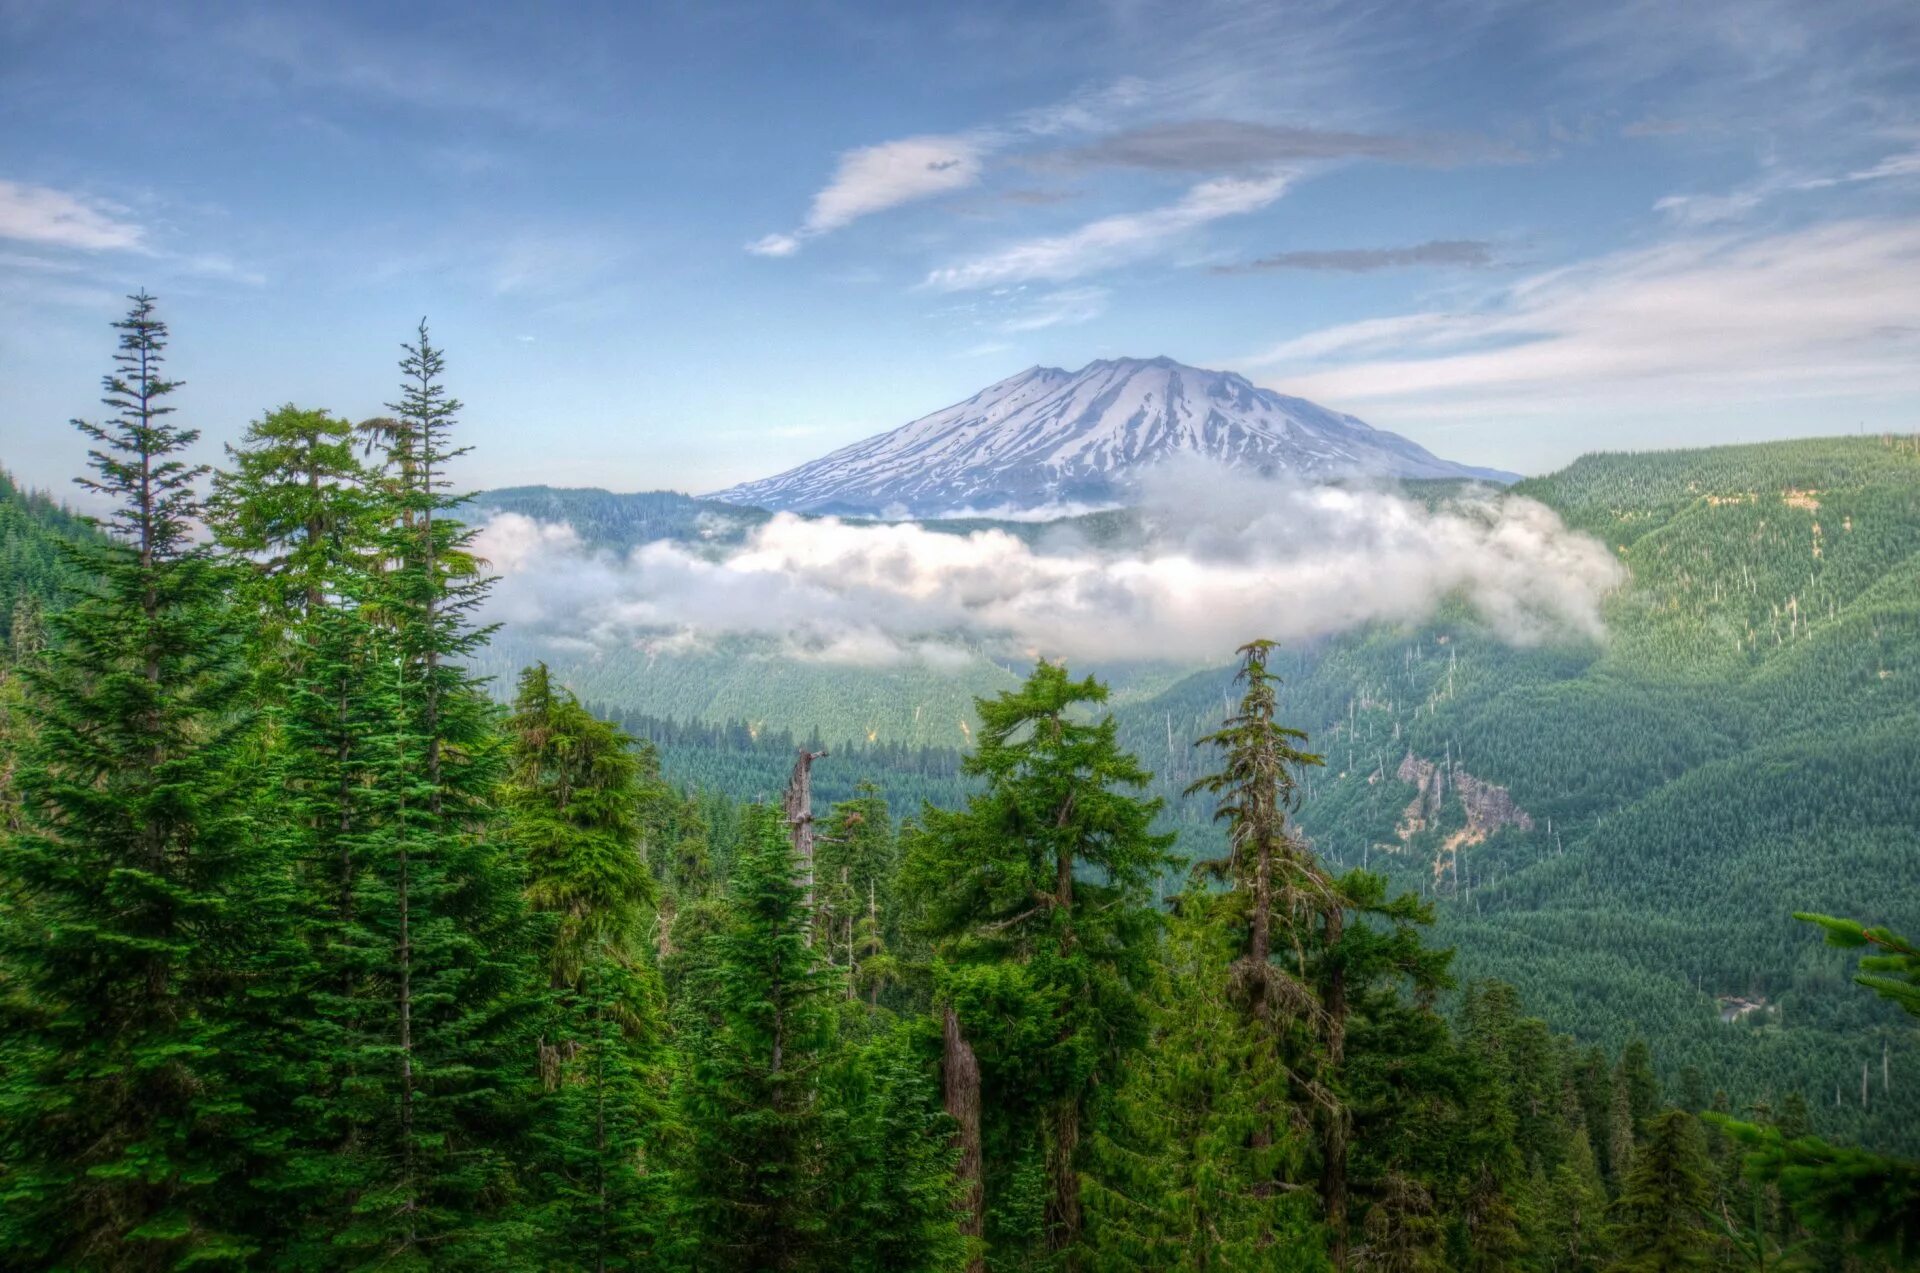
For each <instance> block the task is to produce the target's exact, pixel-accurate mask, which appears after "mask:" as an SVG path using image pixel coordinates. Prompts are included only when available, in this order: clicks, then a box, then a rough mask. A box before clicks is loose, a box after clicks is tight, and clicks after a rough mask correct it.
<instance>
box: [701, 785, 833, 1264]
mask: <svg viewBox="0 0 1920 1273" xmlns="http://www.w3.org/2000/svg"><path fill="white" fill-rule="evenodd" d="M754 814H755V816H754V818H753V820H752V822H751V823H750V825H749V828H748V834H747V840H746V843H745V844H743V845H742V846H741V850H740V855H739V857H738V859H737V860H736V861H735V863H734V870H733V878H732V881H731V886H730V890H729V892H730V897H731V900H732V913H731V916H730V922H729V924H728V927H727V928H726V930H725V931H724V932H722V933H721V934H719V935H718V936H717V937H716V938H715V939H713V944H714V947H715V950H714V956H715V957H714V960H713V963H712V967H711V976H710V980H708V981H707V983H706V984H705V985H704V986H702V987H701V990H703V991H706V992H708V993H710V994H711V995H712V1002H713V1016H714V1021H713V1025H712V1028H711V1029H710V1030H708V1031H707V1032H706V1033H705V1034H704V1036H703V1037H698V1038H693V1039H689V1040H688V1041H687V1046H688V1048H689V1049H690V1051H691V1055H690V1057H689V1062H690V1064H689V1068H688V1071H687V1072H686V1073H685V1074H684V1075H683V1076H682V1084H681V1092H680V1107H681V1117H682V1119H683V1120H684V1122H685V1124H686V1128H687V1133H686V1134H687V1147H686V1158H685V1164H686V1165H685V1170H684V1179H685V1187H684V1188H683V1189H682V1191H681V1208H682V1210H681V1215H680V1225H679V1228H680V1230H681V1232H682V1235H683V1236H684V1237H685V1238H686V1239H687V1240H688V1241H689V1242H690V1244H691V1246H692V1250H691V1251H690V1252H689V1262H690V1263H691V1264H692V1265H693V1266H694V1267H696V1268H700V1269H712V1270H720V1271H725V1270H739V1271H740V1273H748V1271H749V1270H766V1271H767V1273H786V1271H789V1270H803V1269H813V1268H816V1267H821V1263H820V1261H821V1256H822V1252H823V1249H824V1246H825V1243H826V1241H827V1235H826V1233H825V1220H826V1214H827V1208H826V1207H825V1205H824V1203H825V1200H826V1181H825V1179H824V1164H823V1162H822V1158H821V1153H822V1139H821V1138H822V1130H821V1105H820V1097H819V1082H820V1069H821V1065H822V1063H823V1061H824V1059H825V1056H826V1051H827V1048H828V1045H829V1043H830V1041H831V1029H832V1022H831V1019H830V1017H829V1016H828V1014H827V1011H826V1006H825V997H826V995H827V994H828V993H830V990H831V988H832V984H831V977H830V975H829V974H828V973H826V972H825V971H824V970H823V969H822V968H821V967H820V965H819V964H818V963H817V961H816V960H815V958H814V956H813V952H812V951H810V950H809V949H808V946H807V941H806V938H807V925H808V914H807V910H806V906H805V889H804V886H803V885H802V883H801V882H800V879H799V876H798V867H797V863H796V862H795V859H794V852H793V846H792V843H791V842H790V841H789V839H788V837H787V831H786V827H785V826H784V825H783V824H782V823H781V821H780V820H779V819H778V818H777V817H776V816H774V814H773V812H772V810H770V809H768V808H765V807H760V808H757V809H756V810H755V811H754Z"/></svg>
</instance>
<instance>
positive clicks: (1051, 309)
mask: <svg viewBox="0 0 1920 1273" xmlns="http://www.w3.org/2000/svg"><path fill="white" fill-rule="evenodd" d="M1111 295H1112V293H1110V292H1108V291H1107V289H1106V288H1104V287H1066V288H1061V289H1060V290H1059V291H1057V292H1047V293H1045V294H1043V295H1041V296H1037V297H1035V298H1034V299H1033V302H1032V303H1031V304H1030V305H1028V306H1027V307H1026V308H1025V309H1024V310H1023V311H1021V312H1020V313H1018V314H1015V315H1014V316H1013V317H1012V318H1009V319H1007V320H1006V321H1005V322H1003V323H1001V324H1000V329H1001V330H1002V331H1006V332H1037V331H1044V330H1045V329H1046V328H1049V327H1072V326H1074V325H1076V324H1078V323H1088V322H1092V321H1093V320H1094V319H1096V318H1098V317H1100V315H1102V314H1104V313H1106V312H1107V298H1108V297H1109V296H1111Z"/></svg>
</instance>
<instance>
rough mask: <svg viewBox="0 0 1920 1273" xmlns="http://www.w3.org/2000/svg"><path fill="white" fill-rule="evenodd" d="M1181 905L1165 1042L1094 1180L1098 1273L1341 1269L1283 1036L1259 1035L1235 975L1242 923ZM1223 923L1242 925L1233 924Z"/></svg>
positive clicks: (1106, 1143)
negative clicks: (1332, 1251)
mask: <svg viewBox="0 0 1920 1273" xmlns="http://www.w3.org/2000/svg"><path fill="white" fill-rule="evenodd" d="M1233 901H1234V899H1233V898H1232V896H1231V895H1229V894H1212V893H1206V892H1198V891H1196V892H1192V893H1188V894H1186V895H1185V896H1183V897H1182V898H1180V899H1179V904H1178V913H1177V915H1176V916H1175V918H1174V920H1173V921H1172V924H1171V927H1170V930H1169V935H1168V941H1167V943H1166V945H1165V948H1164V955H1163V958H1162V960H1161V961H1160V975H1159V977H1158V979H1157V981H1156V985H1155V988H1154V989H1155V993H1154V1008H1153V1031H1152V1037H1151V1039H1150V1041H1149V1042H1148V1044H1147V1046H1146V1047H1145V1048H1143V1049H1142V1050H1141V1051H1140V1052H1138V1053H1136V1054H1134V1055H1133V1056H1131V1057H1129V1058H1128V1060H1127V1061H1126V1063H1125V1066H1124V1069H1123V1070H1122V1074H1121V1081H1120V1083H1119V1086H1118V1090H1117V1091H1116V1093H1115V1094H1114V1097H1113V1100H1112V1102H1111V1108H1110V1110H1109V1113H1108V1117H1107V1118H1106V1119H1105V1120H1104V1122H1103V1125H1102V1126H1101V1127H1100V1128H1099V1129H1098V1131H1097V1133H1096V1135H1095V1137H1094V1142H1093V1153H1092V1163H1091V1170H1090V1171H1089V1172H1088V1173H1087V1184H1086V1189H1087V1199H1088V1202H1087V1211H1088V1218H1089V1223H1088V1234H1089V1245H1090V1248H1091V1251H1090V1259H1089V1263H1090V1265H1091V1267H1093V1268H1095V1269H1100V1270H1115V1271H1118V1270H1126V1269H1143V1268H1150V1269H1165V1270H1180V1271H1182V1273H1189V1271H1190V1273H1230V1271H1231V1270H1237V1269H1253V1268H1258V1269H1270V1270H1276V1271H1282V1270H1319V1269H1326V1268H1329V1267H1331V1266H1330V1265H1329V1263H1328V1260H1327V1255H1326V1235H1325V1231H1324V1229H1323V1227H1322V1226H1321V1225H1320V1223H1319V1217H1318V1215H1317V1211H1318V1208H1317V1207H1316V1206H1315V1205H1314V1203H1315V1199H1314V1195H1313V1193H1312V1192H1311V1190H1310V1189H1308V1188H1305V1187H1303V1186H1301V1185H1299V1184H1297V1183H1294V1182H1298V1181H1302V1180H1312V1179H1313V1178H1314V1173H1313V1158H1314V1152H1315V1148H1316V1146H1315V1144H1314V1140H1313V1138H1312V1136H1310V1135H1307V1134H1304V1129H1303V1128H1302V1127H1301V1126H1300V1121H1301V1120H1298V1119H1297V1118H1296V1113H1297V1111H1296V1110H1295V1109H1294V1108H1293V1106H1292V1105H1291V1103H1290V1101H1291V1096H1292V1093H1291V1090H1290V1083H1289V1078H1288V1066H1287V1064H1286V1061H1285V1059H1284V1058H1283V1056H1282V1055H1281V1051H1282V1036H1281V1034H1280V1032H1279V1031H1277V1030H1275V1029H1272V1028H1270V1027H1269V1026H1268V1025H1267V1024H1266V1023H1264V1022H1261V1023H1255V1025H1254V1026H1253V1028H1250V1027H1249V1018H1248V1014H1247V1002H1246V1000H1245V999H1244V997H1237V996H1235V995H1234V994H1233V993H1232V989H1231V988H1232V987H1233V985H1234V981H1233V979H1232V978H1231V977H1230V976H1229V969H1230V968H1231V967H1232V966H1233V964H1234V963H1235V962H1236V961H1237V960H1240V959H1243V958H1244V957H1245V956H1244V954H1243V953H1242V935H1243V930H1244V911H1243V910H1242V909H1241V908H1238V907H1234V906H1233V905H1232V903H1233ZM1221 912H1228V913H1229V914H1232V915H1235V916H1236V918H1234V919H1225V918H1223V916H1222V914H1221Z"/></svg>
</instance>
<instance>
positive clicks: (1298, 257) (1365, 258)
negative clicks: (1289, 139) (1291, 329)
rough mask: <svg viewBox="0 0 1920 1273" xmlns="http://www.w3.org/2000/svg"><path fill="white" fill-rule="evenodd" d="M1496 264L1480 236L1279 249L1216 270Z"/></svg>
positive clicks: (1356, 270)
mask: <svg viewBox="0 0 1920 1273" xmlns="http://www.w3.org/2000/svg"><path fill="white" fill-rule="evenodd" d="M1492 264H1493V245H1492V244H1491V243H1486V242H1482V241H1481V240H1479V239H1433V240H1430V241H1429V242H1426V243H1416V244H1414V245H1412V246H1410V247H1397V248H1322V249H1318V250H1306V251H1298V252H1276V253H1275V254H1273V255H1272V256H1263V257H1261V258H1260V259H1259V260H1257V261H1248V262H1246V263H1245V264H1241V265H1216V266H1214V267H1213V272H1214V273H1215V274H1258V273H1264V272H1266V271H1269V270H1326V271H1331V272H1333V273H1338V274H1370V273H1372V272H1374V271H1376V270H1395V269H1405V268H1407V267H1409V266H1415V265H1450V266H1461V267H1466V268H1470V269H1477V268H1482V267H1485V266H1488V265H1492Z"/></svg>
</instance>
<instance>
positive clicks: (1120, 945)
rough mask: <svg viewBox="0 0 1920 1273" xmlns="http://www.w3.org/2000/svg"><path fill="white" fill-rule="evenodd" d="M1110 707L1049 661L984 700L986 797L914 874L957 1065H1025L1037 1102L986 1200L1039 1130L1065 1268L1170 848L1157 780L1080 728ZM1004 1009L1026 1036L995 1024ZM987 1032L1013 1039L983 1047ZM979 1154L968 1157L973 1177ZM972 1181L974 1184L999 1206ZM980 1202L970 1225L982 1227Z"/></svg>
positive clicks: (973, 770) (1130, 1045) (1109, 741)
mask: <svg viewBox="0 0 1920 1273" xmlns="http://www.w3.org/2000/svg"><path fill="white" fill-rule="evenodd" d="M1106 697H1107V691H1106V687H1105V686H1103V685H1101V684H1100V683H1099V682H1098V681H1095V680H1093V679H1092V678H1088V679H1086V680H1084V681H1074V680H1072V679H1071V678H1070V677H1069V676H1068V674H1067V671H1066V669H1065V668H1064V667H1062V666H1060V665H1057V664H1052V663H1047V662H1044V661H1042V662H1041V663H1040V664H1038V665H1037V666H1036V667H1035V668H1034V670H1033V673H1032V675H1031V676H1029V677H1028V678H1027V681H1026V683H1025V684H1024V685H1023V686H1021V688H1020V689H1019V690H1017V691H1009V692H1004V693H1002V694H1000V695H999V696H998V697H997V698H994V699H979V700H976V708H977V710H978V712H979V715H980V720H981V724H982V728H981V732H980V738H979V744H978V749H977V750H976V751H975V752H974V754H973V755H971V756H970V757H968V758H967V761H966V765H965V767H966V771H967V772H968V773H970V774H973V775H976V776H978V777H980V778H981V779H983V780H984V781H985V783H986V791H985V792H983V793H982V794H980V795H977V796H975V797H973V798H972V799H971V800H969V801H968V804H967V807H966V808H965V809H963V810H959V811H952V812H949V811H945V810H939V809H934V808H929V809H927V811H926V813H925V815H924V826H923V828H922V829H921V832H920V834H919V835H917V836H916V837H915V848H914V853H915V861H914V862H913V863H912V867H911V874H912V876H913V879H914V881H915V885H914V888H915V892H916V894H917V897H918V899H919V904H920V906H921V907H922V911H923V914H924V917H925V924H926V928H927V931H928V934H929V936H930V937H931V938H932V939H933V940H934V941H935V942H936V943H937V945H938V949H939V953H940V955H941V957H942V960H943V963H944V967H945V971H944V972H943V973H942V982H943V988H942V994H943V997H944V998H945V999H946V1000H947V1002H948V1003H949V1004H950V1005H951V1006H953V1007H954V1009H955V1010H954V1012H953V1013H952V1014H951V1017H950V1018H949V1023H948V1024H949V1028H948V1030H947V1034H948V1038H949V1045H948V1053H949V1055H948V1058H947V1065H948V1069H949V1071H950V1072H952V1071H954V1070H955V1069H956V1068H958V1069H965V1068H966V1066H967V1064H968V1062H967V1061H966V1060H965V1057H966V1056H968V1055H973V1056H974V1057H975V1059H976V1060H977V1061H978V1063H980V1064H981V1065H982V1066H983V1067H985V1066H987V1065H989V1064H991V1065H994V1066H1005V1067H1017V1069H1018V1070H1019V1072H1020V1073H1021V1074H1022V1077H1023V1079H1024V1082H1023V1083H1022V1084H1021V1086H1023V1087H1024V1088H1025V1089H1026V1091H1025V1093H1024V1094H1023V1105H1024V1103H1025V1102H1028V1101H1030V1102H1032V1104H1031V1105H1027V1106H1025V1107H1024V1108H1023V1107H1022V1106H1009V1107H1008V1108H1006V1109H1005V1110H1004V1111H996V1113H1001V1114H1002V1116H1003V1117H1007V1116H1010V1117H1012V1118H1014V1119H1020V1120H1023V1121H1024V1120H1028V1119H1034V1118H1036V1116H1037V1124H1036V1123H1034V1122H1027V1124H1026V1126H1025V1127H1024V1128H1021V1129H1019V1130H1017V1131H1016V1130H1014V1129H1008V1131H1009V1132H1010V1133H1011V1134H1010V1135H1008V1136H1007V1137H1006V1139H1007V1144H1006V1145H1005V1147H1004V1148H1003V1149H1002V1150H1001V1151H1000V1153H999V1155H998V1156H999V1157H1000V1162H998V1163H997V1164H989V1170H988V1171H987V1173H986V1175H987V1179H986V1181H985V1183H986V1184H987V1185H988V1186H989V1192H990V1191H991V1186H992V1185H993V1183H994V1182H993V1180H992V1176H993V1171H992V1169H991V1168H993V1167H998V1168H999V1169H1000V1171H1001V1172H1003V1173H1005V1174H1007V1175H1008V1176H1009V1177H1010V1176H1011V1173H1012V1167H1013V1163H1014V1161H1016V1160H1017V1159H1018V1157H1019V1155H1020V1152H1021V1151H1020V1149H1019V1148H1018V1146H1020V1145H1021V1144H1023V1143H1027V1142H1025V1141H1024V1137H1025V1135H1027V1134H1029V1133H1032V1132H1034V1131H1036V1130H1037V1133H1038V1135H1037V1139H1038V1148H1039V1149H1040V1151H1041V1158H1042V1161H1043V1162H1044V1167H1045V1179H1046V1191H1045V1230H1044V1236H1045V1242H1046V1246H1047V1248H1048V1249H1049V1250H1051V1251H1053V1252H1056V1253H1060V1255H1061V1258H1062V1259H1064V1260H1065V1261H1066V1262H1067V1263H1068V1264H1069V1265H1071V1264H1072V1263H1073V1262H1074V1261H1075V1260H1076V1259H1077V1253H1078V1248H1079V1245H1080V1227H1081V1222H1080V1173H1081V1169H1082V1161H1081V1143H1080V1142H1081V1133H1082V1129H1083V1127H1084V1125H1085V1122H1086V1119H1087V1116H1088V1113H1089V1110H1090V1109H1091V1107H1092V1106H1093V1103H1094V1097H1095V1094H1096V1092H1097V1091H1099V1090H1100V1088H1101V1086H1102V1085H1103V1084H1104V1083H1110V1082H1111V1081H1112V1080H1113V1078H1114V1076H1115V1075H1116V1073H1117V1070H1118V1065H1119V1063H1120V1061H1121V1059H1122V1058H1123V1057H1124V1056H1125V1055H1126V1054H1127V1053H1128V1052H1129V1051H1131V1050H1132V1049H1134V1048H1137V1047H1139V1046H1140V1044H1141V1043H1142V1042H1143V1041H1144V1038H1145V1027H1146V1010H1145V992H1146V990H1147V988H1148V982H1149V978H1150V975H1151V973H1150V959H1151V956H1152V952H1153V939H1154V935H1155V930H1156V927H1157V917H1156V916H1155V914H1154V912H1153V910H1152V909H1151V906H1150V893H1149V890H1150V888H1151V886H1152V882H1153V880H1154V879H1155V878H1156V876H1157V875H1158V874H1159V872H1160V871H1161V870H1163V869H1164V867H1165V866H1166V865H1167V864H1168V862H1169V858H1168V854H1167V849H1168V846H1169V845H1170V844H1171V842H1172V837H1170V836H1165V835H1159V834H1156V833H1155V832H1154V831H1153V829H1152V827H1153V820H1154V817H1155V815H1156V814H1157V813H1158V812H1159V809H1160V802H1159V801H1158V800H1152V799H1145V798H1142V797H1140V796H1137V795H1134V794H1132V792H1133V791H1134V790H1136V789H1138V788H1140V787H1142V786H1144V785H1146V783H1147V781H1148V778H1149V775H1148V774H1147V772H1146V771H1145V770H1143V769H1142V768H1141V767H1140V765H1139V762H1138V761H1137V760H1136V759H1134V757H1132V756H1130V755H1128V754H1127V753H1126V752H1124V751H1122V750H1121V749H1120V747H1119V744H1118V742H1117V741H1116V738H1115V725H1114V722H1113V718H1112V717H1111V716H1107V717H1103V718H1102V719H1101V720H1099V721H1097V722H1095V723H1093V724H1083V723H1081V722H1080V721H1079V720H1078V719H1077V715H1078V712H1079V710H1080V708H1081V707H1082V706H1083V705H1097V704H1099V703H1102V702H1104V701H1105V700H1106ZM995 1005H997V1006H995ZM1009 1011H1011V1012H1014V1013H1016V1014H1017V1016H1018V1017H1019V1019H1020V1020H1021V1022H1022V1025H1021V1026H1020V1027H1019V1028H1018V1029H1015V1030H1009V1029H1008V1027H1007V1025H1005V1024H1002V1025H1000V1026H998V1027H995V1024H994V1018H995V1015H998V1014H1003V1013H1006V1012H1009ZM1002 1019H1003V1021H1004V1017H1003V1018H1002ZM1042 1021H1044V1022H1046V1023H1047V1024H1046V1025H1044V1026H1042V1027H1040V1029H1039V1030H1038V1032H1037V1033H1032V1034H1029V1033H1027V1030H1028V1029H1029V1028H1030V1026H1031V1025H1033V1024H1037V1023H1038V1022H1042ZM990 1028H997V1029H998V1030H999V1031H1000V1032H1001V1034H1000V1037H998V1038H993V1039H988V1038H986V1037H985V1035H986V1033H987V1031H988V1030H989V1029H990ZM989 1081H992V1080H991V1079H990V1080H989ZM951 1095H953V1094H952V1092H951V1086H950V1096H951ZM976 1095H977V1093H976ZM961 1103H962V1104H965V1103H966V1101H965V1099H964V1098H963V1099H962V1101H961ZM950 1112H952V1107H951V1106H950ZM956 1117H958V1115H956ZM961 1121H962V1136H963V1139H964V1138H965V1137H967V1136H968V1135H969V1132H968V1129H967V1126H966V1120H965V1119H964V1118H963V1119H962V1120H961ZM968 1158H969V1155H968V1154H967V1152H966V1150H965V1148H964V1146H963V1152H962V1161H963V1175H964V1174H965V1172H966V1171H967V1168H968V1166H969V1165H970V1164H969V1163H968ZM975 1183H976V1182H973V1181H970V1180H965V1179H963V1185H966V1186H967V1187H968V1188H969V1190H970V1193H971V1195H972V1196H973V1197H975V1198H977V1199H981V1200H982V1202H981V1203H980V1204H978V1205H986V1206H990V1205H991V1200H990V1199H987V1198H986V1195H985V1194H982V1193H979V1192H978V1191H976V1190H974V1189H973V1186H974V1184H975ZM978 1205H976V1204H970V1207H973V1208H974V1214H973V1216H972V1217H971V1218H970V1220H969V1222H968V1227H969V1228H971V1229H975V1230H976V1231H977V1230H978V1227H979V1221H980V1219H981V1216H980V1212H979V1210H978Z"/></svg>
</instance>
